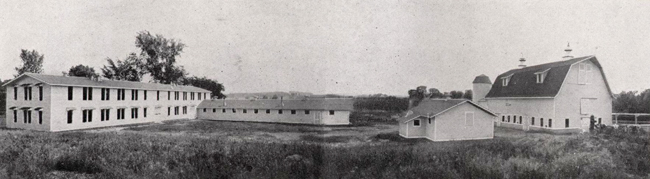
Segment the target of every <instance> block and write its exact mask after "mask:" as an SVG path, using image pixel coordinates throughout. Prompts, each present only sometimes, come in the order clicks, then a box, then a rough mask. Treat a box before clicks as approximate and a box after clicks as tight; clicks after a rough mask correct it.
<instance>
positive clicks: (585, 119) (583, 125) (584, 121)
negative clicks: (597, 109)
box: [580, 117, 591, 132]
mask: <svg viewBox="0 0 650 179" xmlns="http://www.w3.org/2000/svg"><path fill="white" fill-rule="evenodd" d="M590 120H591V119H590V118H588V117H583V118H580V126H581V127H580V128H582V132H587V131H589V125H590V124H591V123H590V122H591V121H590Z"/></svg>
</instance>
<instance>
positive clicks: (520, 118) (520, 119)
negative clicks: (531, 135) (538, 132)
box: [519, 116, 522, 124]
mask: <svg viewBox="0 0 650 179" xmlns="http://www.w3.org/2000/svg"><path fill="white" fill-rule="evenodd" d="M521 121H522V117H521V116H519V124H521Z"/></svg>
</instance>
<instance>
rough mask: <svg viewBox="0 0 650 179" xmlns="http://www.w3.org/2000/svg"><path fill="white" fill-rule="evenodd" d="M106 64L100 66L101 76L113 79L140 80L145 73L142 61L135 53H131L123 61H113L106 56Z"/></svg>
mask: <svg viewBox="0 0 650 179" xmlns="http://www.w3.org/2000/svg"><path fill="white" fill-rule="evenodd" d="M106 61H107V62H108V66H106V65H104V67H102V68H101V70H102V76H104V77H105V78H108V79H113V80H126V81H142V76H143V75H144V74H146V73H147V71H146V70H145V69H144V63H143V62H142V59H141V58H139V57H138V56H137V55H136V54H135V53H131V54H130V55H129V56H128V57H127V58H126V59H124V61H120V60H119V59H117V60H115V61H113V60H112V59H110V58H106Z"/></svg>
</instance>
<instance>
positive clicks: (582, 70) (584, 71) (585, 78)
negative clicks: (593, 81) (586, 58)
mask: <svg viewBox="0 0 650 179" xmlns="http://www.w3.org/2000/svg"><path fill="white" fill-rule="evenodd" d="M590 78H591V64H589V63H581V64H580V67H579V70H578V84H589V80H590Z"/></svg>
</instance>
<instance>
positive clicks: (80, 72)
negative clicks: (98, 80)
mask: <svg viewBox="0 0 650 179" xmlns="http://www.w3.org/2000/svg"><path fill="white" fill-rule="evenodd" d="M67 75H69V76H80V77H88V78H91V77H99V74H97V73H95V69H94V68H92V67H90V66H86V65H81V64H79V65H77V66H73V67H70V70H68V73H67Z"/></svg>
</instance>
